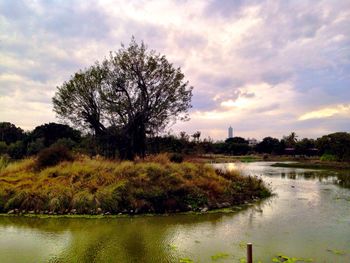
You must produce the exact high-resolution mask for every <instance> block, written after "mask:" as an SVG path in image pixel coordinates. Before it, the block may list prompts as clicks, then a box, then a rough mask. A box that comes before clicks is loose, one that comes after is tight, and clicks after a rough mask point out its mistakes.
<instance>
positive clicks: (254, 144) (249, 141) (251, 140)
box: [248, 138, 258, 147]
mask: <svg viewBox="0 0 350 263" xmlns="http://www.w3.org/2000/svg"><path fill="white" fill-rule="evenodd" d="M248 144H249V146H250V147H254V146H256V145H257V144H258V140H257V139H254V138H251V139H250V138H248Z"/></svg>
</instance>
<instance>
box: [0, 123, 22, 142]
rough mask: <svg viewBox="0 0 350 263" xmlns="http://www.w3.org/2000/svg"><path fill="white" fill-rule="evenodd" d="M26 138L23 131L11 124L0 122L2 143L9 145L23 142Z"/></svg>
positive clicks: (0, 139)
mask: <svg viewBox="0 0 350 263" xmlns="http://www.w3.org/2000/svg"><path fill="white" fill-rule="evenodd" d="M24 137H25V135H24V133H23V130H22V129H21V128H18V127H16V125H14V124H12V123H10V122H0V141H3V142H5V143H6V144H7V145H9V144H11V143H15V142H17V141H21V140H22V139H23V138H24Z"/></svg>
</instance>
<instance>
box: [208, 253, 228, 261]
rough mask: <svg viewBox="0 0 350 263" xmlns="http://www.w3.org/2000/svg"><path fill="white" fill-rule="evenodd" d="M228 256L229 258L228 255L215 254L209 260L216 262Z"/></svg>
mask: <svg viewBox="0 0 350 263" xmlns="http://www.w3.org/2000/svg"><path fill="white" fill-rule="evenodd" d="M229 256H230V254H227V253H217V254H215V255H213V256H211V260H213V261H218V260H220V259H225V258H228V257H229Z"/></svg>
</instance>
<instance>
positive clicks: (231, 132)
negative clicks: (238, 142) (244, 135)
mask: <svg viewBox="0 0 350 263" xmlns="http://www.w3.org/2000/svg"><path fill="white" fill-rule="evenodd" d="M228 138H233V128H232V127H231V126H230V127H229V128H228Z"/></svg>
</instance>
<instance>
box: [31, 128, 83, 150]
mask: <svg viewBox="0 0 350 263" xmlns="http://www.w3.org/2000/svg"><path fill="white" fill-rule="evenodd" d="M29 137H30V139H31V140H32V141H36V140H38V139H40V140H41V141H42V143H43V144H44V146H45V147H49V146H50V145H52V144H53V143H56V142H57V141H58V140H60V139H66V140H67V139H69V140H70V141H73V142H75V143H76V142H79V141H80V132H79V131H77V130H75V129H73V128H71V127H69V126H68V125H65V124H59V123H53V122H50V123H45V124H43V125H40V126H37V127H35V129H34V130H33V131H32V132H31V133H30V136H29ZM65 146H66V147H67V145H65Z"/></svg>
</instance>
